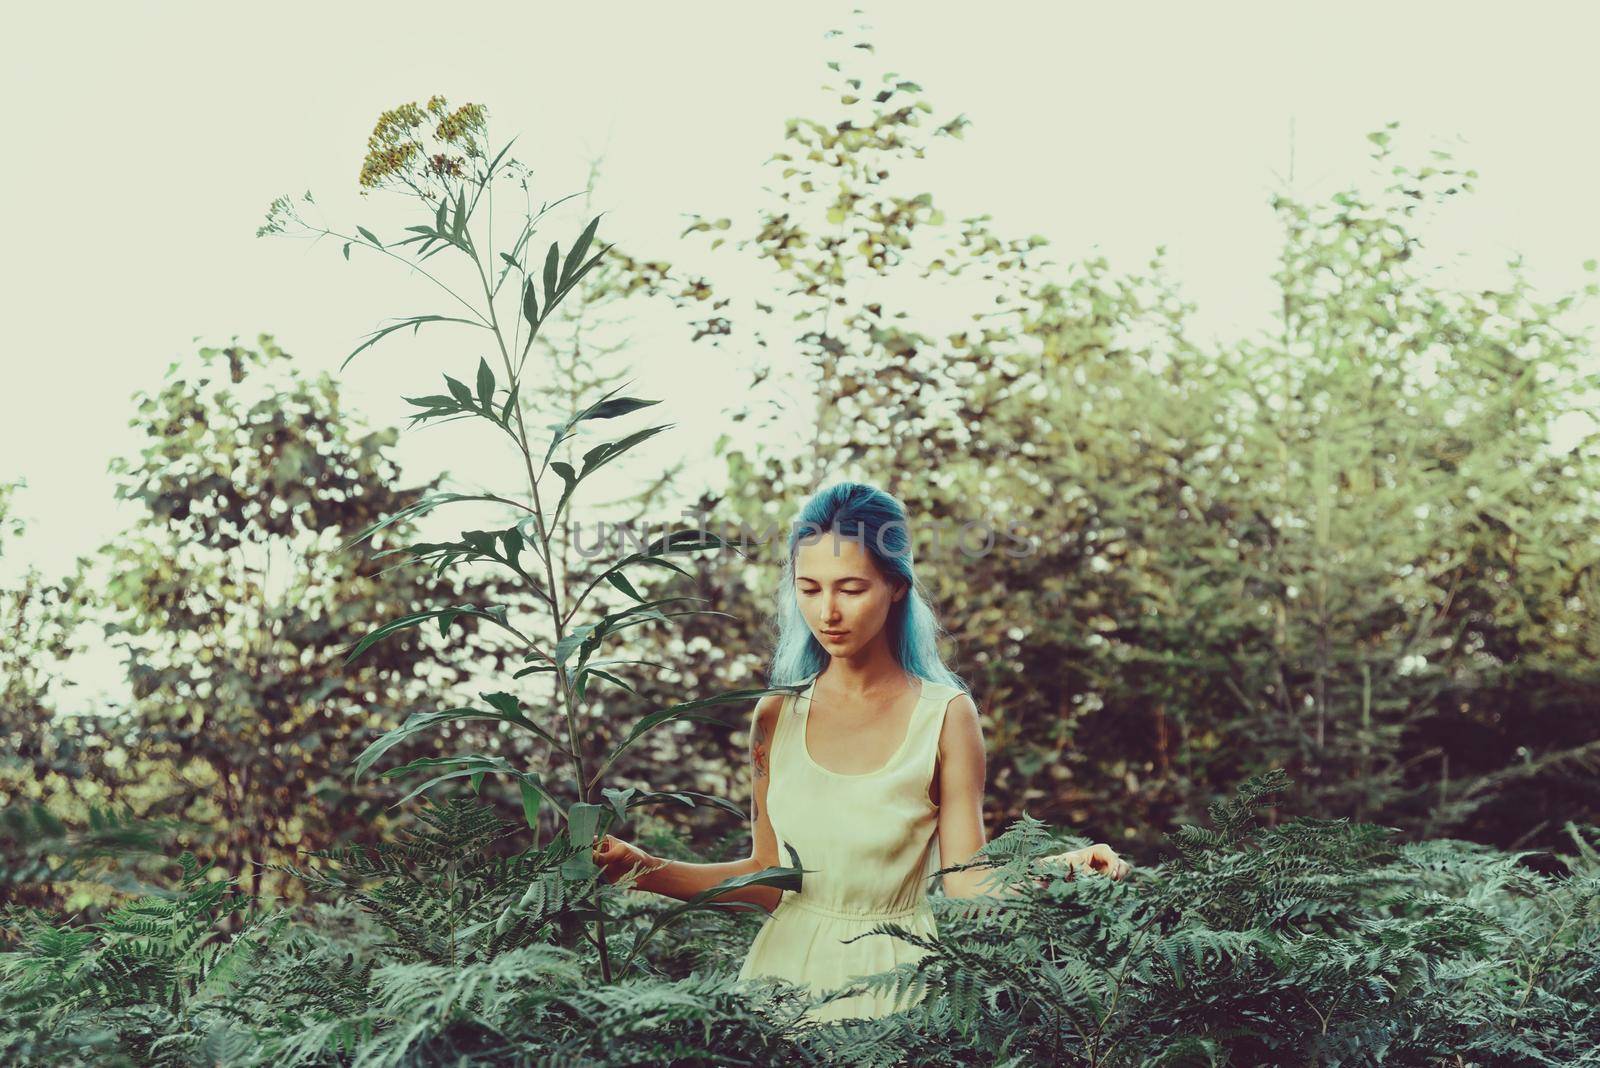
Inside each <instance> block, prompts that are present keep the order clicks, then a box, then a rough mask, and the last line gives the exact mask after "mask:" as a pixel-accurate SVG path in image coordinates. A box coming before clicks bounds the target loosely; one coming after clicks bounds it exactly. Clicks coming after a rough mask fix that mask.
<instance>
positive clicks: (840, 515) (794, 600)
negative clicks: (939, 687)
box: [767, 482, 971, 695]
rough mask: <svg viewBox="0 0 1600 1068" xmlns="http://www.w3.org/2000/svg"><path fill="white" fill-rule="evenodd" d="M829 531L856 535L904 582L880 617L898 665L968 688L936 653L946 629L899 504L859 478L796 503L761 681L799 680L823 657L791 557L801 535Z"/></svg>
mask: <svg viewBox="0 0 1600 1068" xmlns="http://www.w3.org/2000/svg"><path fill="white" fill-rule="evenodd" d="M829 532H832V533H834V534H837V535H838V536H840V537H844V538H849V539H851V540H852V541H857V542H859V544H860V545H861V547H862V548H863V549H864V550H866V552H867V553H868V555H869V556H870V557H871V559H872V562H873V563H874V564H875V565H877V568H878V570H879V571H880V572H882V573H883V575H884V576H885V577H886V578H888V579H890V580H891V581H893V580H894V579H895V578H899V579H901V580H902V581H903V582H904V583H905V585H906V592H905V595H904V596H902V597H901V598H900V599H899V600H898V601H895V602H894V603H893V604H891V605H890V606H889V615H888V618H887V619H885V620H884V624H883V627H884V631H885V632H886V634H887V636H888V639H889V648H890V649H891V650H892V651H893V653H894V657H895V660H896V661H897V662H898V663H899V664H900V667H901V669H902V670H903V671H905V672H906V674H908V675H910V676H912V677H913V678H920V679H927V680H928V681H929V682H936V683H943V684H945V685H947V686H954V687H955V688H956V689H958V690H960V691H961V692H962V693H966V694H969V695H970V694H971V688H970V687H968V686H967V684H966V683H965V682H964V681H962V679H961V677H960V676H959V675H957V674H956V673H955V672H953V671H951V670H950V669H949V668H948V667H946V666H945V663H944V658H943V657H942V656H940V655H939V639H940V638H941V637H944V636H946V634H947V632H946V631H945V630H944V628H942V627H941V626H940V625H939V620H938V618H937V617H936V616H935V615H934V612H933V609H932V608H930V607H929V606H928V601H927V598H926V597H924V596H923V587H922V583H921V582H919V581H918V580H917V574H916V570H915V568H914V567H913V566H912V554H911V531H910V529H909V523H908V520H907V517H906V509H905V505H903V504H901V503H900V501H898V500H897V499H895V498H894V497H893V496H892V495H890V494H888V493H885V492H884V491H883V490H881V489H879V488H878V487H876V486H869V485H867V484H865V483H862V482H840V483H837V484H835V485H832V486H827V487H825V488H823V489H820V490H818V491H817V492H816V493H815V494H813V495H812V496H811V499H810V500H808V501H806V503H805V505H804V507H802V508H801V509H800V516H799V518H798V519H796V520H795V523H794V525H793V526H792V527H791V528H790V531H789V541H788V557H787V559H785V561H784V565H783V579H782V581H781V582H780V583H779V584H778V606H777V613H776V616H777V630H778V641H777V647H776V648H775V649H774V650H773V654H772V662H771V665H770V666H769V667H768V669H767V685H768V686H795V685H799V684H800V683H802V682H806V681H808V680H809V679H811V678H812V677H813V676H814V675H817V674H819V673H820V672H821V671H822V669H823V668H824V667H826V666H827V664H828V659H829V656H828V652H827V650H826V649H824V648H823V647H822V643H821V642H819V641H817V638H816V635H815V634H813V633H811V628H810V627H809V626H807V625H806V620H805V616H804V615H802V614H801V612H800V601H799V598H798V597H796V596H795V590H794V581H795V580H794V562H795V555H796V553H797V551H798V549H799V546H800V542H801V540H802V539H809V538H815V537H817V536H819V535H822V534H827V533H829Z"/></svg>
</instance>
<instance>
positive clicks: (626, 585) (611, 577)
mask: <svg viewBox="0 0 1600 1068" xmlns="http://www.w3.org/2000/svg"><path fill="white" fill-rule="evenodd" d="M606 581H607V582H609V583H611V585H613V586H615V587H616V588H617V589H619V590H621V591H622V592H623V593H625V594H627V595H628V596H629V597H632V598H633V599H634V600H635V601H643V600H644V598H643V597H641V596H640V595H639V591H638V590H636V589H634V588H633V583H631V582H629V581H628V580H627V578H626V577H625V576H624V575H622V574H620V573H618V572H607V573H606Z"/></svg>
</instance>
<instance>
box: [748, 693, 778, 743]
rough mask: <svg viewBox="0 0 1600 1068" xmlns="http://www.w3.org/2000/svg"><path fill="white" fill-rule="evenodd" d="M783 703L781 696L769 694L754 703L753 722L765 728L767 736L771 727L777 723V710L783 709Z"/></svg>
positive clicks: (770, 731)
mask: <svg viewBox="0 0 1600 1068" xmlns="http://www.w3.org/2000/svg"><path fill="white" fill-rule="evenodd" d="M783 701H784V695H783V694H781V693H769V694H767V695H766V696H765V697H763V698H761V699H760V700H759V701H757V702H756V709H755V713H754V716H755V720H756V722H758V723H760V724H762V725H763V726H764V727H766V728H767V734H768V736H770V735H771V733H772V727H773V726H774V725H775V724H776V723H777V722H778V710H779V709H781V708H782V707H783Z"/></svg>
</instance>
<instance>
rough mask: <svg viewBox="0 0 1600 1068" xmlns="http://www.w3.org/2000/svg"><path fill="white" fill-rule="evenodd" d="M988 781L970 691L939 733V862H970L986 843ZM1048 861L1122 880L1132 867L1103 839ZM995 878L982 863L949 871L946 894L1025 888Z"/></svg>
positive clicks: (955, 702)
mask: <svg viewBox="0 0 1600 1068" xmlns="http://www.w3.org/2000/svg"><path fill="white" fill-rule="evenodd" d="M985 782H986V764H985V754H984V744H983V726H982V723H981V721H980V720H979V719H978V706H977V705H975V704H973V702H972V698H971V697H969V696H967V695H966V694H964V693H962V694H957V695H956V696H955V697H953V698H951V700H950V705H949V707H948V708H947V709H946V710H945V716H944V729H943V731H942V732H941V733H940V735H939V864H940V867H945V868H948V867H950V866H952V865H955V864H965V863H967V862H968V861H970V860H971V859H972V858H973V857H974V856H975V855H977V852H978V850H979V849H981V848H983V845H984V842H985V838H984V827H983V801H984V785H985ZM1047 860H1051V861H1056V862H1059V863H1061V864H1062V865H1063V866H1065V867H1066V868H1067V877H1068V878H1072V877H1073V876H1074V874H1075V873H1076V872H1078V871H1099V872H1103V873H1105V874H1106V875H1108V876H1110V877H1111V878H1112V879H1118V880H1120V879H1123V878H1125V877H1126V876H1127V874H1128V871H1129V870H1130V867H1131V866H1130V865H1129V864H1128V862H1127V861H1125V860H1123V859H1122V858H1120V857H1118V856H1117V855H1116V853H1114V852H1112V849H1111V847H1110V846H1108V845H1106V844H1105V843H1104V842H1098V843H1096V844H1095V845H1092V846H1090V847H1088V848H1086V849H1075V850H1072V851H1070V852H1067V853H1058V854H1056V855H1055V856H1053V857H1049V858H1047ZM991 877H992V873H991V872H990V871H989V870H988V869H986V868H981V867H979V868H968V869H966V870H965V871H953V872H946V873H945V875H944V892H945V896H946V897H976V896H979V895H990V896H1004V895H1005V894H1008V893H1018V892H1020V887H1018V886H1013V887H1011V888H1010V889H1009V890H1007V889H1002V888H1000V887H999V886H998V885H997V884H996V883H993V882H990V879H991Z"/></svg>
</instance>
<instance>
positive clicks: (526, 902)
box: [0, 772, 1600, 1068]
mask: <svg viewBox="0 0 1600 1068" xmlns="http://www.w3.org/2000/svg"><path fill="white" fill-rule="evenodd" d="M1286 782H1287V779H1286V777H1285V776H1283V774H1282V773H1281V772H1278V773H1274V774H1269V775H1266V776H1260V777H1257V778H1254V779H1252V780H1250V781H1249V782H1247V783H1246V784H1244V785H1243V786H1242V787H1241V788H1240V790H1239V791H1238V792H1237V794H1236V796H1235V798H1234V799H1233V800H1231V801H1229V802H1226V803H1219V804H1218V805H1215V806H1213V808H1212V810H1211V815H1212V820H1211V823H1212V826H1211V827H1209V828H1200V827H1184V828H1182V829H1181V830H1180V831H1179V832H1178V833H1177V834H1175V835H1174V836H1173V837H1172V839H1171V844H1172V846H1173V848H1174V850H1175V852H1176V858H1175V859H1174V860H1171V861H1169V862H1166V863H1164V864H1162V865H1159V866H1157V867H1154V868H1151V869H1149V870H1144V869H1140V870H1138V872H1137V874H1136V876H1135V877H1134V878H1133V879H1130V880H1128V881H1125V882H1120V883H1118V882H1112V881H1111V880H1108V879H1104V878H1097V877H1092V876H1091V877H1079V878H1077V879H1062V878H1056V879H1053V880H1051V881H1048V882H1046V883H1044V884H1042V885H1040V884H1038V883H1035V882H1034V879H1033V876H1034V875H1035V874H1037V872H1038V869H1037V866H1036V865H1035V862H1036V861H1037V860H1038V858H1040V857H1042V856H1044V855H1046V854H1048V853H1049V852H1051V851H1053V850H1056V849H1059V848H1060V844H1061V838H1060V836H1059V835H1057V834H1055V833H1052V831H1051V830H1050V828H1048V827H1047V826H1045V825H1044V824H1042V823H1039V822H1038V821H1036V820H1033V819H1031V818H1028V817H1024V818H1023V819H1021V820H1019V821H1017V822H1016V823H1014V824H1013V825H1012V826H1011V827H1010V828H1009V829H1008V830H1007V831H1006V833H1005V834H1003V835H1001V836H1000V837H998V838H996V839H995V840H994V841H993V842H991V843H989V844H988V846H986V847H985V849H984V851H983V861H984V862H985V863H988V864H991V865H994V866H995V867H996V869H997V872H998V874H999V877H1000V878H1001V879H1002V880H1003V881H1005V882H1006V883H1008V884H1010V885H1012V886H1014V887H1016V888H1017V890H1018V892H1017V893H1015V894H1009V895H1002V896H994V897H980V898H965V899H947V898H944V897H942V896H937V895H936V896H935V898H934V901H935V908H936V911H937V915H938V918H939V924H940V935H939V937H938V938H937V939H934V940H931V941H921V942H920V944H924V945H926V946H927V947H928V948H929V949H931V950H932V952H931V953H930V954H929V955H928V956H926V957H924V958H923V959H921V960H920V961H918V962H917V963H916V964H915V965H903V966H901V968H900V969H899V970H897V971H894V972H886V973H883V974H881V975H877V976H871V977H864V978H863V980H862V983H861V987H860V988H868V987H871V988H878V989H884V990H893V991H898V992H899V993H901V994H902V995H910V994H911V993H913V992H914V991H916V990H918V989H922V990H925V991H926V994H927V996H926V997H924V998H923V999H921V1000H920V1001H917V1002H916V1003H915V1004H914V1005H911V1007H909V1008H908V1009H906V1010H904V1011H903V1012H900V1013H897V1014H894V1015H891V1016H888V1017H885V1018H883V1019H878V1020H850V1021H843V1022H837V1023H831V1024H826V1025H817V1024H813V1023H810V1022H808V1021H806V1020H805V1019H804V1017H803V1013H804V1010H805V1009H806V1008H807V1007H808V1006H809V1005H811V1004H814V1003H815V1002H816V1000H818V998H817V996H815V995H812V994H811V993H809V992H807V991H805V990H802V989H800V988H798V987H795V986H791V985H789V984H786V983H783V982H781V981H777V980H771V979H767V980H760V981H756V982H751V983H743V984H741V983H738V982H736V981H735V980H734V979H733V974H734V971H735V969H736V964H737V957H736V956H735V955H734V950H735V947H739V946H742V945H745V944H748V937H749V935H750V934H751V933H753V931H754V929H755V926H756V925H757V921H758V917H755V916H752V915H750V913H749V912H747V911H744V910H730V911H728V912H727V914H726V916H723V915H712V916H710V917H709V918H707V917H706V916H704V915H703V914H702V915H700V916H699V917H697V921H698V926H682V927H671V928H668V927H663V926H659V919H660V916H661V914H662V913H664V912H666V911H670V909H669V906H675V905H677V904H678V903H676V902H668V901H666V899H661V898H656V897H654V896H652V895H641V894H638V893H634V892H629V891H625V890H618V891H615V893H614V894H611V895H603V896H602V898H601V900H602V901H604V902H607V903H608V908H609V909H610V910H612V911H613V912H614V913H615V914H614V915H612V916H611V919H612V920H613V922H614V926H613V933H612V935H611V950H612V952H613V953H614V954H615V955H616V958H617V959H619V960H621V959H627V960H629V961H630V966H627V967H624V968H622V969H620V970H619V971H618V973H617V974H616V975H615V977H614V979H613V981H612V982H610V983H605V982H602V981H601V980H600V978H599V970H598V967H597V962H596V953H595V947H594V946H593V944H592V938H591V936H590V935H589V933H588V924H587V921H589V920H590V919H592V915H591V911H590V910H591V909H592V905H591V904H587V903H588V902H592V901H593V898H592V897H588V896H586V895H583V894H581V893H578V892H575V891H576V890H581V889H582V887H576V888H575V887H574V886H572V885H571V884H570V883H569V882H568V881H566V880H565V879H564V878H563V876H562V864H563V862H564V861H565V860H566V854H568V853H570V851H571V850H570V847H567V846H565V845H564V844H563V842H562V840H560V839H557V840H556V841H555V842H554V843H552V844H551V845H549V846H546V847H542V848H539V849H533V850H527V851H523V852H511V851H507V850H505V849H504V848H500V847H502V846H503V845H504V843H505V839H506V835H507V833H508V831H509V830H510V827H509V825H507V824H505V823H503V822H502V821H501V820H500V819H499V818H498V817H497V816H495V815H494V814H493V813H492V812H491V811H490V810H489V809H488V808H487V807H486V806H484V805H483V804H482V803H481V802H479V801H477V800H476V799H474V798H471V797H468V798H464V799H457V800H453V801H450V802H448V803H442V804H432V805H430V806H429V807H428V808H426V809H424V810H422V812H421V813H420V816H421V820H422V823H421V825H419V826H418V827H416V828H414V829H413V830H412V831H411V832H409V833H408V834H407V835H405V836H403V837H402V839H401V840H399V841H398V842H397V843H396V844H393V845H390V846H386V847H384V848H382V849H380V850H378V851H375V852H374V851H367V850H343V851H337V850H334V851H323V852H320V853H316V854H311V855H310V856H309V857H308V859H307V861H306V862H305V864H303V865H300V866H286V867H285V869H284V870H285V871H287V872H289V873H291V874H293V875H295V876H297V877H298V878H299V879H301V880H303V881H304V882H305V883H306V884H307V887H308V889H310V890H311V891H312V897H313V898H314V899H315V902H314V903H313V904H311V905H309V906H305V907H297V908H293V909H290V908H277V907H268V906H265V905H263V903H261V902H260V901H256V900H252V899H250V898H249V897H248V896H247V895H245V894H243V893H241V892H239V891H238V890H237V889H236V888H235V886H234V885H233V884H232V883H231V882H230V881H228V880H222V879H214V878H211V877H210V875H209V872H208V865H206V864H205V863H203V862H201V861H199V860H197V859H196V858H195V857H194V856H193V855H192V854H190V853H185V854H184V855H183V856H182V857H181V858H180V867H181V873H180V875H179V878H178V881H177V884H176V886H175V887H174V888H173V889H172V890H171V891H170V892H162V893H157V894H154V895H152V896H148V897H143V898H139V899H136V900H132V901H130V902H129V903H127V904H125V905H123V906H121V907H119V908H117V909H116V910H114V911H112V912H110V913H108V914H107V915H106V916H105V917H104V918H103V919H100V920H98V921H95V922H89V923H74V922H68V923H60V922H58V921H56V920H53V919H51V918H50V917H48V916H47V915H45V914H43V913H35V912H33V911H32V910H28V909H22V908H13V910H12V911H11V912H10V913H9V914H8V917H7V921H8V925H9V927H10V931H9V934H10V935H11V937H12V938H13V939H14V940H15V941H14V942H13V945H14V946H15V948H14V949H12V950H11V951H10V952H7V953H6V954H4V956H3V957H0V1002H3V1009H4V1020H5V1023H4V1024H3V1025H0V1058H3V1059H4V1060H5V1061H6V1062H8V1063H20V1064H42V1063H51V1064H56V1065H66V1064H125V1065H189V1064H224V1063H225V1064H240V1065H250V1064H272V1065H274V1066H280V1068H288V1066H291V1065H424V1064H464V1063H494V1064H526V1065H569V1064H585V1065H590V1064H592V1065H632V1064H688V1065H713V1064H715V1065H740V1064H747V1065H769V1064H775V1063H782V1064H869V1065H872V1064H881V1065H894V1064H931V1063H941V1064H946V1063H957V1064H974V1065H978V1064H982V1065H997V1064H1003V1065H1035V1064H1052V1063H1053V1064H1086V1065H1087V1064H1094V1065H1145V1064H1236V1065H1260V1064H1296V1065H1300V1064H1328V1065H1360V1064H1396V1065H1410V1064H1417V1065H1423V1064H1451V1065H1485V1066H1487V1065H1506V1064H1517V1065H1521V1064H1527V1065H1557V1064H1559V1065H1574V1064H1595V1063H1600V1054H1597V1052H1596V1039H1597V1037H1600V997H1597V994H1596V991H1597V989H1600V923H1597V922H1596V920H1597V916H1600V900H1597V899H1600V852H1597V851H1596V849H1595V848H1594V844H1593V841H1594V839H1595V837H1596V834H1597V832H1600V828H1594V827H1586V828H1579V827H1576V826H1572V825H1569V827H1568V832H1569V834H1570V836H1571V839H1572V841H1573V843H1574V851H1573V852H1572V853H1570V854H1568V853H1562V854H1554V855H1542V856H1540V855H1535V854H1530V853H1526V852H1524V853H1503V852H1499V851H1496V850H1493V849H1491V848H1489V847H1486V846H1482V845H1477V844H1474V843H1468V842H1464V841H1459V840H1435V841H1426V842H1416V843H1400V842H1397V841H1395V840H1394V835H1393V833H1392V831H1391V830H1389V829H1387V828H1382V827H1378V826H1375V825H1372V824H1356V823H1350V822H1347V821H1344V820H1322V819H1313V818H1305V817H1301V818H1296V819H1293V820H1288V821H1284V822H1282V823H1279V824H1277V825H1275V826H1271V827H1267V826H1264V825H1263V824H1262V823H1260V822H1259V821H1258V820H1257V815H1258V812H1257V810H1258V808H1260V807H1262V806H1264V805H1270V803H1271V802H1270V796H1269V795H1271V794H1273V793H1275V792H1277V791H1280V790H1282V789H1283V787H1284V786H1285V785H1286ZM13 845H15V839H13ZM61 848H65V847H61ZM230 920H232V921H233V922H231V923H230V922H229V921H230ZM713 926H714V927H719V928H721V930H722V932H723V936H722V937H723V938H724V939H725V941H723V942H722V943H721V944H722V945H723V946H724V948H725V954H724V955H721V956H720V958H718V957H711V958H708V956H707V955H706V954H705V953H704V952H703V945H701V944H702V943H703V942H704V940H705V938H706V935H707V930H706V929H707V928H708V927H713ZM877 931H878V932H880V933H889V934H892V935H893V936H895V937H900V938H906V939H909V940H913V941H919V936H917V935H916V934H915V933H913V932H909V931H906V930H904V929H902V928H899V927H897V926H895V925H884V926H883V927H880V928H878V929H877ZM652 935H659V937H654V938H652V937H651V936H652ZM690 945H701V949H702V951H701V952H698V953H697V952H694V951H693V950H690V949H689V946H690ZM634 949H637V950H638V952H637V953H634V952H631V950H634ZM686 962H687V963H686ZM858 989H859V988H858ZM849 992H850V991H848V990H846V991H838V992H835V993H834V994H831V995H825V997H842V996H845V995H846V994H848V993H849ZM912 1000H913V999H912V998H910V997H909V996H908V997H906V1001H907V1002H908V1003H909V1002H911V1001H912Z"/></svg>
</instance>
